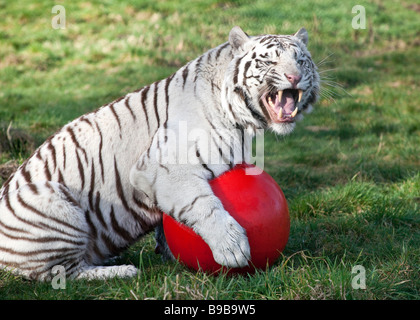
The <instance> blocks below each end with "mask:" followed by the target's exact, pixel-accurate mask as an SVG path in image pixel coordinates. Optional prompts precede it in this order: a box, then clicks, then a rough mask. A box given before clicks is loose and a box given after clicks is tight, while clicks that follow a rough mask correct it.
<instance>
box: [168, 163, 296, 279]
mask: <svg viewBox="0 0 420 320" xmlns="http://www.w3.org/2000/svg"><path fill="white" fill-rule="evenodd" d="M252 167H255V166H253V165H248V164H240V165H237V166H235V167H234V168H233V169H232V170H230V171H227V172H225V173H224V174H222V175H221V176H219V177H217V178H216V179H213V180H211V181H210V185H211V188H212V190H213V192H214V194H215V195H216V196H217V197H218V198H219V199H220V200H221V201H222V204H223V206H224V208H225V210H226V211H227V212H229V213H230V215H231V216H232V217H233V218H235V220H236V221H237V222H238V223H239V224H240V225H241V226H242V227H243V228H244V229H245V230H246V233H247V236H248V241H249V245H250V248H251V261H250V262H249V267H244V268H234V269H229V270H228V272H229V273H246V272H248V273H253V272H254V271H255V269H265V268H266V267H267V266H271V265H272V264H273V263H274V262H275V261H276V260H277V258H278V257H279V256H280V254H281V252H282V251H283V249H284V247H285V246H286V243H287V240H288V238H289V231H290V218H289V210H288V207H287V201H286V198H285V197H284V194H283V192H282V191H281V189H280V187H279V186H278V185H277V183H276V181H275V180H274V179H273V178H272V177H271V176H270V175H269V174H268V173H266V172H265V171H262V170H261V171H262V173H261V174H258V175H247V174H246V173H245V170H246V168H252ZM163 228H164V231H165V236H166V241H167V243H168V246H169V249H170V250H171V252H172V254H173V255H174V256H175V258H178V259H179V261H180V262H181V263H183V264H184V265H186V266H187V267H190V268H193V269H195V270H199V269H201V270H203V271H207V272H211V273H213V272H214V273H218V272H220V271H221V270H223V271H227V270H226V268H224V267H223V268H222V266H221V265H219V264H217V263H216V261H214V259H213V254H212V252H211V250H210V248H209V246H208V245H207V244H206V243H205V242H204V240H203V239H202V238H201V237H200V236H199V235H197V234H196V233H195V232H194V231H193V230H192V229H191V228H189V227H187V226H185V225H183V224H181V223H179V222H177V221H175V220H174V219H173V218H172V217H170V216H168V215H166V214H164V215H163Z"/></svg>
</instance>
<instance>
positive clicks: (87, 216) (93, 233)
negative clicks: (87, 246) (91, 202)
mask: <svg viewBox="0 0 420 320" xmlns="http://www.w3.org/2000/svg"><path fill="white" fill-rule="evenodd" d="M85 220H86V222H87V224H88V226H89V230H90V232H89V234H90V237H92V238H94V239H96V238H97V237H98V232H97V231H96V227H95V225H94V224H93V222H92V219H91V218H90V212H89V211H87V210H86V211H85Z"/></svg>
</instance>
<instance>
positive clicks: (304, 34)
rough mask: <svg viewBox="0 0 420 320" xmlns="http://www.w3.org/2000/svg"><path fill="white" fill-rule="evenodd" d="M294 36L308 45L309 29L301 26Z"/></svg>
mask: <svg viewBox="0 0 420 320" xmlns="http://www.w3.org/2000/svg"><path fill="white" fill-rule="evenodd" d="M294 36H295V37H296V38H298V39H299V40H300V41H302V42H303V43H304V44H305V46H307V45H308V31H306V29H305V28H300V29H299V30H298V31H297V32H296V33H295V34H294Z"/></svg>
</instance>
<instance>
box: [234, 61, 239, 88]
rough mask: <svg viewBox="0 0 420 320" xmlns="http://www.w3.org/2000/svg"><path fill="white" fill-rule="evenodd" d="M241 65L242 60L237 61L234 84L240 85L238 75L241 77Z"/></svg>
mask: <svg viewBox="0 0 420 320" xmlns="http://www.w3.org/2000/svg"><path fill="white" fill-rule="evenodd" d="M240 63H241V59H238V60H236V64H235V71H234V72H235V73H234V75H233V84H235V85H236V84H237V83H238V75H239V64H240Z"/></svg>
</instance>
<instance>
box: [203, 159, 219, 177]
mask: <svg viewBox="0 0 420 320" xmlns="http://www.w3.org/2000/svg"><path fill="white" fill-rule="evenodd" d="M201 165H202V166H203V168H204V169H206V170H207V171H209V172H210V173H211V179H214V178H216V175H215V174H214V172H213V170H211V169H210V168H209V167H208V166H207V165H206V164H205V163H202V164H201Z"/></svg>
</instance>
